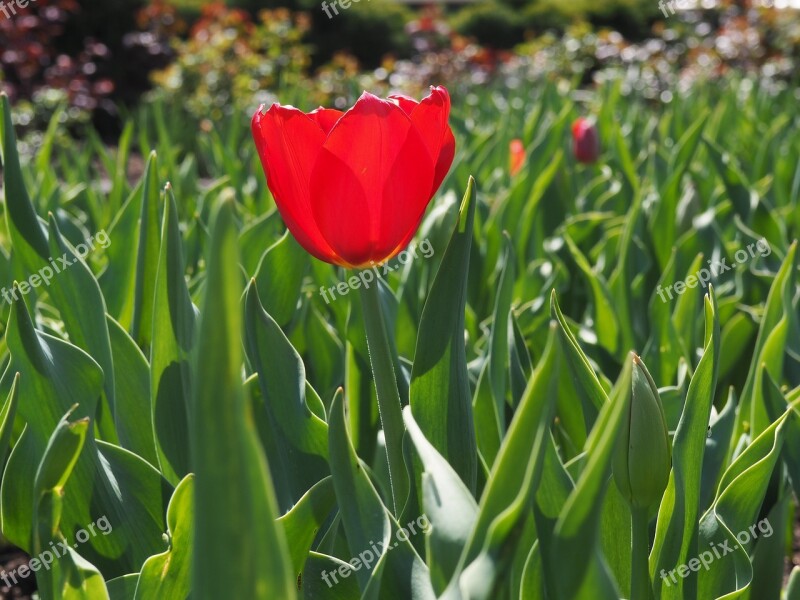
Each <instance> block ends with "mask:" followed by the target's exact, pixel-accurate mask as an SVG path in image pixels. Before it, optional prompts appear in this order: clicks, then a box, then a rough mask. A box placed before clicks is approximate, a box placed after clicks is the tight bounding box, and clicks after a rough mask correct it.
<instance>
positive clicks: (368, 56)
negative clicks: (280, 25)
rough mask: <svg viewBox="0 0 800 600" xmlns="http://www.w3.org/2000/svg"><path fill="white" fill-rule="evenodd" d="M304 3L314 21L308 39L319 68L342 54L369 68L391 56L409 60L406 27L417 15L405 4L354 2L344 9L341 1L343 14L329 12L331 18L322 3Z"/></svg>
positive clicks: (372, 0) (376, 0)
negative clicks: (349, 55)
mask: <svg viewBox="0 0 800 600" xmlns="http://www.w3.org/2000/svg"><path fill="white" fill-rule="evenodd" d="M300 1H301V3H302V8H304V9H305V10H307V11H308V13H309V14H310V15H311V18H312V21H313V28H312V30H311V32H310V33H309V35H308V37H307V40H308V43H309V44H311V46H312V47H313V49H314V55H313V58H314V66H315V67H316V66H319V65H322V64H325V63H326V62H328V61H329V60H330V59H331V58H332V57H333V56H334V55H336V54H339V53H341V52H346V53H348V54H351V55H353V56H354V57H355V58H356V59H357V60H358V62H359V63H360V64H361V65H363V66H364V67H367V68H375V67H377V66H378V65H380V64H381V61H382V59H383V58H384V57H385V56H387V55H392V56H395V57H405V56H408V55H410V53H411V41H410V40H409V38H408V35H407V34H406V33H405V26H406V23H408V22H409V21H411V20H412V18H413V16H414V13H412V12H411V11H410V10H409V9H408V8H407V7H405V6H403V5H402V4H398V3H396V2H389V1H384V0H360V1H357V0H353V3H352V4H351V5H350V8H348V9H342V8H341V7H340V6H339V5H338V2H337V4H336V5H337V8H338V11H339V14H338V15H336V14H334V12H333V11H330V10H329V12H330V13H331V15H332V17H331V18H329V17H328V16H327V14H326V13H325V11H323V10H322V2H321V0H300ZM328 4H331V2H330V0H329V1H328Z"/></svg>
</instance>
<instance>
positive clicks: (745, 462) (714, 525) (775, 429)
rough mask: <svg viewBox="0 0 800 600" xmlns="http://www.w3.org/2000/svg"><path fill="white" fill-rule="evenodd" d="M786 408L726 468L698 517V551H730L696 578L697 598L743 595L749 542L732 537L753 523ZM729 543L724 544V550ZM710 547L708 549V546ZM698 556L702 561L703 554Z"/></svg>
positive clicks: (774, 458) (747, 578)
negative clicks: (705, 507)
mask: <svg viewBox="0 0 800 600" xmlns="http://www.w3.org/2000/svg"><path fill="white" fill-rule="evenodd" d="M791 410H792V409H789V411H787V412H786V413H784V414H783V415H782V416H781V418H780V419H778V420H777V421H775V422H774V423H772V425H770V426H769V427H768V428H767V429H766V430H765V431H764V432H763V433H762V434H761V435H759V436H758V437H757V438H756V439H755V440H754V441H753V442H752V443H751V444H750V445H749V446H747V448H745V450H744V451H743V452H742V454H740V455H739V457H738V458H737V459H736V460H735V461H734V462H733V464H732V465H731V466H730V467H728V469H727V471H725V474H724V475H723V476H722V480H721V481H720V484H719V489H718V492H717V496H716V499H715V500H714V504H713V505H712V506H711V508H710V509H709V510H708V511H707V512H706V513H705V514H704V515H703V516H702V518H701V519H700V537H699V540H698V548H702V549H703V552H706V553H708V554H711V551H710V550H706V548H709V547H712V549H718V550H720V551H721V552H725V551H724V550H722V547H725V548H726V549H727V548H728V547H730V548H731V549H732V551H728V552H725V554H724V555H723V556H720V557H718V558H716V559H713V562H712V563H711V564H710V567H709V568H708V569H702V570H700V572H699V574H698V588H697V589H698V594H697V597H698V598H702V599H705V598H719V597H721V596H725V597H726V598H728V597H729V598H742V597H746V596H745V594H747V591H748V589H749V587H750V584H751V581H752V578H753V569H752V565H751V562H750V558H749V555H748V552H749V547H748V544H745V543H744V542H741V541H739V540H737V538H736V535H737V534H738V533H740V532H742V531H748V530H749V528H750V527H751V526H752V525H753V524H755V523H756V521H757V518H758V515H759V510H760V508H761V505H762V503H763V501H764V496H765V494H766V492H767V486H768V485H769V481H770V478H771V477H772V473H773V470H774V469H775V465H776V464H777V462H778V460H779V458H780V454H781V448H782V446H783V438H784V431H785V426H786V422H787V418H788V417H789V415H790V414H791ZM725 544H728V546H725ZM712 545H713V546H712ZM699 558H700V559H701V560H702V559H703V556H702V555H700V556H699Z"/></svg>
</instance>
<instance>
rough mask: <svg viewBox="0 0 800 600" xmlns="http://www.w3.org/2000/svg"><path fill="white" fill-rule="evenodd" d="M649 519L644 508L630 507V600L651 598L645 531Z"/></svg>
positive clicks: (648, 542)
mask: <svg viewBox="0 0 800 600" xmlns="http://www.w3.org/2000/svg"><path fill="white" fill-rule="evenodd" d="M648 522H649V519H648V517H647V509H646V508H636V507H632V508H631V534H632V544H631V545H632V548H631V600H652V598H653V586H652V584H651V583H650V563H649V560H648V559H649V555H650V539H649V536H648V532H647V526H648Z"/></svg>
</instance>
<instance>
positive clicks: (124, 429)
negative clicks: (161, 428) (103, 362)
mask: <svg viewBox="0 0 800 600" xmlns="http://www.w3.org/2000/svg"><path fill="white" fill-rule="evenodd" d="M106 320H107V322H108V333H109V335H110V339H111V351H112V353H113V354H114V371H115V373H114V380H115V381H116V384H117V396H116V402H117V435H118V436H119V443H120V446H122V447H123V448H126V449H127V450H130V451H131V452H133V453H134V454H136V455H138V456H140V457H142V458H143V459H145V460H146V461H147V462H149V463H150V464H151V465H153V466H157V465H158V457H157V456H156V443H155V440H154V439H153V425H152V423H153V422H152V418H151V411H150V366H149V365H148V364H147V359H146V358H145V357H144V354H142V351H141V350H140V349H139V346H137V345H136V342H134V341H133V338H131V336H130V335H128V332H127V331H125V329H124V328H123V327H122V325H120V324H119V323H117V322H116V321H115V320H114V319H113V318H112V317H111V316H109V315H106Z"/></svg>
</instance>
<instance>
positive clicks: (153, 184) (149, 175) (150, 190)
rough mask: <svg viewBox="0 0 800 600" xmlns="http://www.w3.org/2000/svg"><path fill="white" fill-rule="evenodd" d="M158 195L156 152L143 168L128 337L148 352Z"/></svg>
mask: <svg viewBox="0 0 800 600" xmlns="http://www.w3.org/2000/svg"><path fill="white" fill-rule="evenodd" d="M160 197H161V194H160V191H159V187H158V165H157V162H156V153H155V151H153V152H151V153H150V156H149V157H148V159H147V165H146V166H145V170H144V176H143V184H142V201H141V212H140V213H139V229H138V238H139V239H138V240H137V245H136V248H137V254H136V286H135V290H134V302H133V316H132V317H131V337H132V338H133V339H135V340H136V343H137V344H139V346H140V347H141V348H142V349H143V350H144V351H145V352H147V351H148V350H149V348H150V341H151V340H152V335H153V309H154V302H155V291H156V281H157V277H158V263H159V259H158V255H159V240H160V236H159V233H158V231H159V221H160V218H159V214H160V209H161V206H160Z"/></svg>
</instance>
